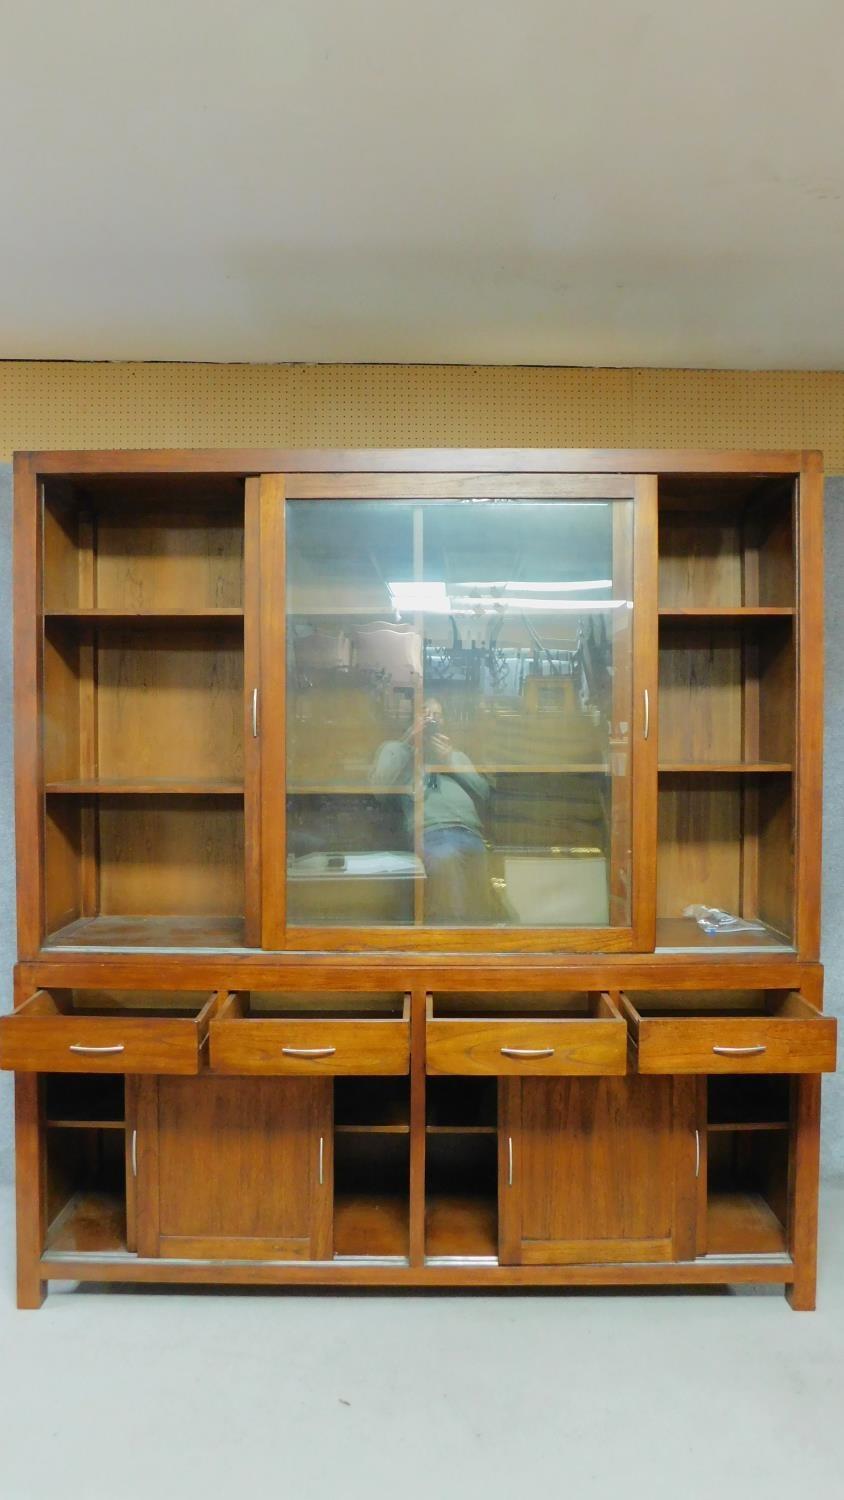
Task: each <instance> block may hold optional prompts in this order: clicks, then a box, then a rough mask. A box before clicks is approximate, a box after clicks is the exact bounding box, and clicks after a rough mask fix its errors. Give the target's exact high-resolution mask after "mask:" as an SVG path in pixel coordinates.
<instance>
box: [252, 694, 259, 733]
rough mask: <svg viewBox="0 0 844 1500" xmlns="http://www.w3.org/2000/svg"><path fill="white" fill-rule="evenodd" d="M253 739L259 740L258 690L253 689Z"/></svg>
mask: <svg viewBox="0 0 844 1500" xmlns="http://www.w3.org/2000/svg"><path fill="white" fill-rule="evenodd" d="M252 738H253V740H257V738H258V689H257V688H253V689H252Z"/></svg>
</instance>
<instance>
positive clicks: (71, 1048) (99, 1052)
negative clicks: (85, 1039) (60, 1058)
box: [67, 1042, 126, 1056]
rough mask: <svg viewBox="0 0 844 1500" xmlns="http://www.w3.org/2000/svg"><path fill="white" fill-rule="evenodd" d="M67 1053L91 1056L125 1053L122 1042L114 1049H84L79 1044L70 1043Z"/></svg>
mask: <svg viewBox="0 0 844 1500" xmlns="http://www.w3.org/2000/svg"><path fill="white" fill-rule="evenodd" d="M67 1050H68V1052H86V1053H87V1052H90V1053H91V1055H92V1056H94V1055H98V1056H99V1055H102V1054H103V1053H105V1052H125V1051H126V1048H125V1046H124V1044H123V1042H118V1043H117V1045H116V1046H115V1047H85V1046H83V1044H82V1043H81V1042H71V1044H70V1046H69V1047H68V1049H67Z"/></svg>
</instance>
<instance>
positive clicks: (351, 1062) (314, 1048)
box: [210, 1017, 410, 1078]
mask: <svg viewBox="0 0 844 1500" xmlns="http://www.w3.org/2000/svg"><path fill="white" fill-rule="evenodd" d="M210 1033H211V1042H210V1066H211V1071H212V1072H214V1073H262V1074H276V1075H279V1076H282V1077H299V1078H311V1077H315V1076H317V1075H319V1074H366V1073H381V1074H399V1073H407V1072H408V1071H409V1069H410V1027H409V1024H408V1023H407V1021H401V1020H396V1021H375V1020H373V1021H359V1020H355V1021H350V1020H343V1019H338V1020H319V1021H312V1020H306V1019H303V1020H298V1019H297V1020H282V1019H280V1018H279V1019H275V1018H272V1019H260V1020H256V1019H254V1018H250V1017H245V1018H243V1019H232V1020H221V1021H212V1022H211V1027H210Z"/></svg>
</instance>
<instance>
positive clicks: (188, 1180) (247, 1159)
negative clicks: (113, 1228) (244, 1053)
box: [134, 1075, 333, 1260]
mask: <svg viewBox="0 0 844 1500" xmlns="http://www.w3.org/2000/svg"><path fill="white" fill-rule="evenodd" d="M332 1101H333V1083H332V1080H331V1079H313V1080H308V1079H298V1078H217V1077H214V1076H211V1075H208V1076H203V1077H199V1078H142V1079H139V1080H137V1105H136V1109H137V1113H136V1124H135V1126H134V1130H135V1131H136V1132H137V1134H136V1136H135V1148H134V1149H135V1157H136V1170H137V1182H136V1207H135V1219H136V1231H135V1238H136V1244H137V1250H138V1253H139V1254H140V1255H143V1256H165V1257H172V1258H176V1259H201V1260H205V1259H213V1260H217V1259H221V1260H261V1259H267V1260H326V1259H330V1258H331V1255H332V1243H333V1232H332V1204H333V1184H332V1113H333V1109H332Z"/></svg>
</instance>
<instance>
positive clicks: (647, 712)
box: [642, 688, 651, 739]
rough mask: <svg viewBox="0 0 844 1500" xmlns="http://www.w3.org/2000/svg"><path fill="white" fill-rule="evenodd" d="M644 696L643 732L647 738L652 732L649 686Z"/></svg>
mask: <svg viewBox="0 0 844 1500" xmlns="http://www.w3.org/2000/svg"><path fill="white" fill-rule="evenodd" d="M642 698H643V702H644V724H643V727H642V734H643V736H644V738H645V739H647V737H648V735H649V734H650V732H651V697H650V693H649V692H648V690H647V688H645V691H644V693H643V694H642Z"/></svg>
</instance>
